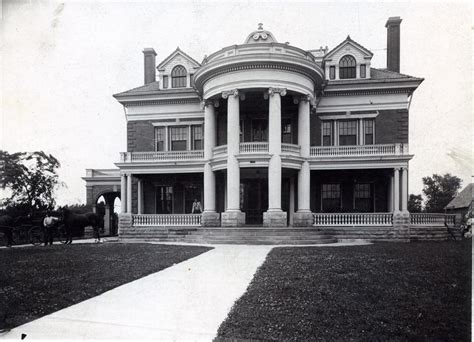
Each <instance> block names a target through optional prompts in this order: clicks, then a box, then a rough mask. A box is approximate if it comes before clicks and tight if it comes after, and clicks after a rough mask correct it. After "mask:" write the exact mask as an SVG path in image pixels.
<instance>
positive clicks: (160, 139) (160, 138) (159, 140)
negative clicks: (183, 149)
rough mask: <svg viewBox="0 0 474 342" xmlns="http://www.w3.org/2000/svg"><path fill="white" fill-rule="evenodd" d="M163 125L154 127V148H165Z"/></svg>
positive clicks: (159, 149)
mask: <svg viewBox="0 0 474 342" xmlns="http://www.w3.org/2000/svg"><path fill="white" fill-rule="evenodd" d="M165 137H166V133H165V127H156V129H155V138H156V150H157V151H164V150H165Z"/></svg>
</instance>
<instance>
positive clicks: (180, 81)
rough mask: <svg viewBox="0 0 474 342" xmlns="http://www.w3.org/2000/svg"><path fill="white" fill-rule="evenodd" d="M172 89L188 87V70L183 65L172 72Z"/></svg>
mask: <svg viewBox="0 0 474 342" xmlns="http://www.w3.org/2000/svg"><path fill="white" fill-rule="evenodd" d="M171 87H172V88H183V87H186V69H185V68H184V66H182V65H177V66H175V67H174V68H173V70H172V71H171Z"/></svg>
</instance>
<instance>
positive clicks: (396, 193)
mask: <svg viewBox="0 0 474 342" xmlns="http://www.w3.org/2000/svg"><path fill="white" fill-rule="evenodd" d="M393 183H394V184H393V212H399V211H400V175H399V171H398V168H395V169H393Z"/></svg>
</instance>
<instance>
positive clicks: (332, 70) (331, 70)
mask: <svg viewBox="0 0 474 342" xmlns="http://www.w3.org/2000/svg"><path fill="white" fill-rule="evenodd" d="M335 78H336V66H335V65H331V66H330V67H329V79H331V80H333V79H335Z"/></svg>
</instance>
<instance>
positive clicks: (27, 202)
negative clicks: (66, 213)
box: [0, 150, 61, 214]
mask: <svg viewBox="0 0 474 342" xmlns="http://www.w3.org/2000/svg"><path fill="white" fill-rule="evenodd" d="M60 166H61V165H60V163H59V161H58V160H57V159H56V158H54V157H53V156H52V155H50V154H49V155H48V154H46V153H44V152H42V151H39V152H18V153H13V154H9V153H8V152H6V151H2V150H0V168H1V171H2V172H0V188H2V189H9V190H10V192H11V196H10V198H8V199H6V200H5V201H4V203H3V204H4V206H6V207H9V206H10V207H11V206H16V207H21V208H24V209H25V210H27V211H29V213H31V214H33V213H34V212H35V211H41V210H46V209H53V208H54V205H55V200H54V191H55V189H56V188H57V187H58V185H59V184H60V183H59V178H58V175H57V169H58V168H59V167H60Z"/></svg>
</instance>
